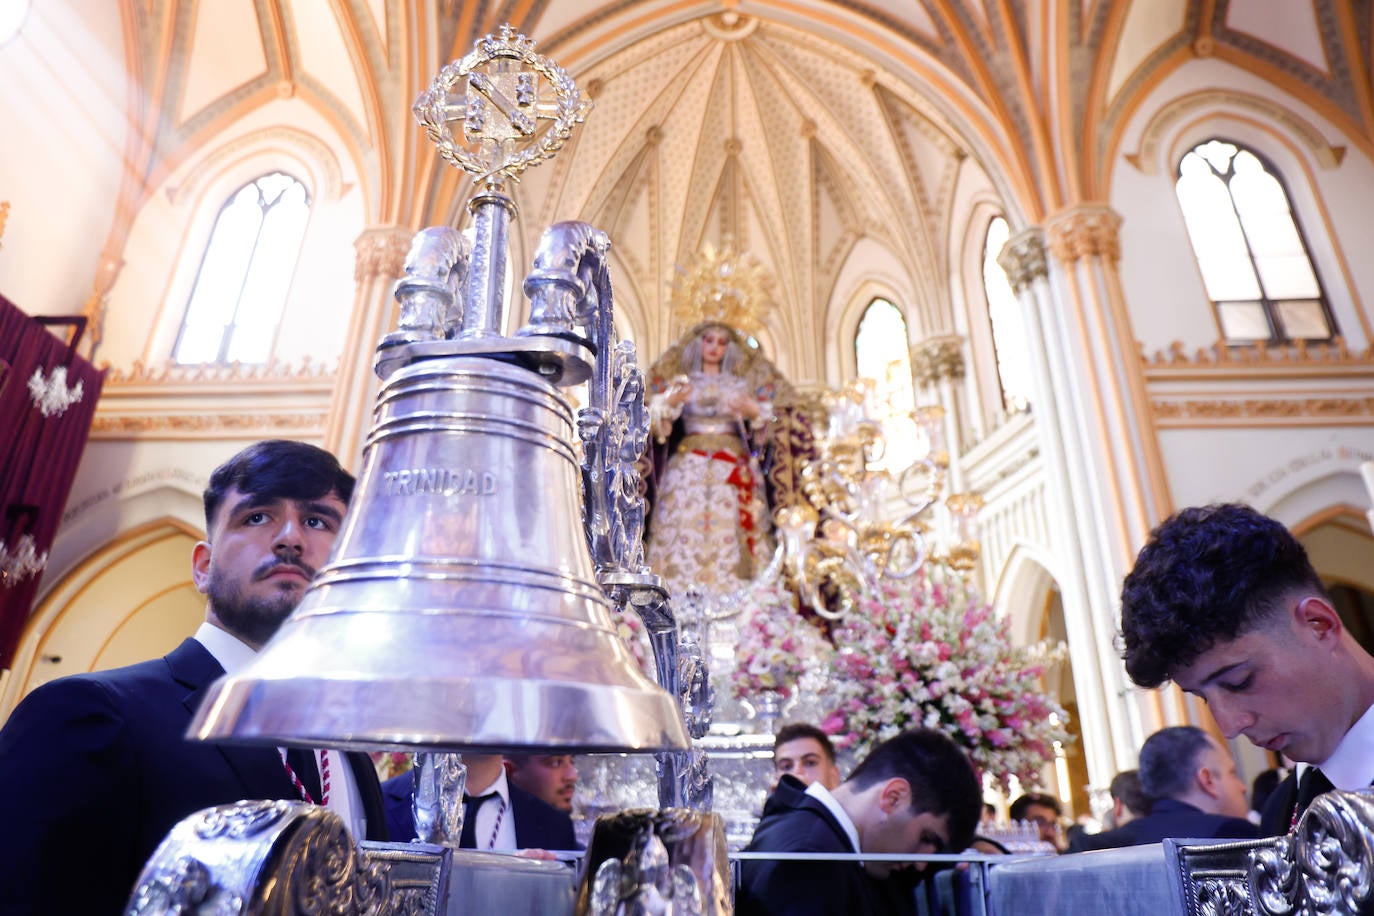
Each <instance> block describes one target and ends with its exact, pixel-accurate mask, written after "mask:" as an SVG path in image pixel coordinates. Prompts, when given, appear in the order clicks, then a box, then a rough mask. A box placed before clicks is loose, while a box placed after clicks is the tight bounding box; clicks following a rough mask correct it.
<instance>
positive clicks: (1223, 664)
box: [1121, 504, 1374, 834]
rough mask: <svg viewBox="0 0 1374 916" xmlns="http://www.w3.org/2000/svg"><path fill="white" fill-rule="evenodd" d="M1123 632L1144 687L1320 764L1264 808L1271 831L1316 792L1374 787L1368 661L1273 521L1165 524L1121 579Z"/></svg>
mask: <svg viewBox="0 0 1374 916" xmlns="http://www.w3.org/2000/svg"><path fill="white" fill-rule="evenodd" d="M1121 632H1122V639H1123V643H1124V648H1125V653H1124V655H1125V660H1126V672H1127V673H1128V674H1129V675H1130V677H1131V680H1133V681H1134V682H1135V683H1136V684H1137V685H1139V686H1141V687H1157V686H1159V685H1160V684H1161V683H1163V682H1164V681H1166V680H1172V681H1173V682H1174V683H1176V684H1177V685H1178V686H1179V687H1181V688H1183V689H1184V690H1186V691H1187V692H1189V693H1192V694H1195V695H1197V696H1200V697H1202V699H1203V700H1204V701H1205V702H1206V703H1207V706H1208V708H1209V709H1211V711H1212V715H1213V717H1215V719H1216V721H1217V725H1218V726H1219V727H1220V728H1221V730H1222V732H1223V733H1224V734H1225V735H1226V736H1227V737H1228V738H1234V737H1235V736H1237V735H1242V734H1243V735H1245V736H1246V737H1247V738H1249V739H1250V741H1251V742H1252V743H1254V744H1256V745H1258V746H1259V747H1262V748H1264V749H1265V750H1269V751H1274V752H1276V753H1282V754H1284V755H1285V756H1287V757H1288V758H1290V759H1292V760H1296V761H1300V762H1303V763H1308V764H1313V765H1314V766H1313V767H1302V768H1301V769H1302V770H1303V774H1302V779H1303V783H1304V785H1303V786H1302V787H1301V788H1299V786H1298V785H1297V782H1296V781H1295V780H1294V778H1292V777H1290V778H1289V780H1288V781H1287V782H1286V783H1285V784H1284V785H1282V786H1280V787H1279V788H1278V790H1276V791H1275V792H1274V794H1273V795H1272V796H1271V797H1270V802H1269V804H1268V806H1267V807H1266V811H1265V814H1264V820H1263V828H1264V830H1265V832H1266V833H1270V834H1273V833H1282V832H1284V831H1285V830H1288V829H1289V828H1290V827H1291V825H1292V824H1293V823H1294V822H1295V820H1296V817H1297V815H1298V814H1300V813H1301V810H1302V809H1303V808H1304V807H1306V804H1307V802H1308V801H1309V800H1310V796H1311V795H1312V794H1315V792H1316V791H1319V790H1321V789H1324V788H1330V786H1331V785H1332V784H1334V785H1335V786H1336V787H1338V788H1342V789H1347V790H1350V789H1356V788H1364V787H1367V786H1368V785H1369V784H1370V780H1371V779H1374V658H1371V657H1370V655H1369V653H1368V652H1366V651H1365V650H1364V649H1363V648H1361V646H1360V645H1359V643H1358V642H1356V640H1355V638H1354V636H1353V635H1352V634H1351V633H1350V631H1349V630H1348V629H1346V627H1345V626H1344V624H1342V622H1341V618H1340V615H1339V614H1338V613H1337V612H1336V609H1335V607H1334V606H1333V605H1332V602H1331V598H1330V596H1329V595H1328V594H1327V592H1326V589H1325V588H1324V587H1323V586H1322V583H1321V580H1320V579H1319V578H1318V577H1317V573H1316V572H1315V571H1314V570H1313V568H1312V564H1311V563H1310V562H1309V561H1308V559H1307V552H1306V551H1305V550H1304V549H1303V547H1302V545H1301V544H1300V543H1298V540H1297V538H1295V537H1293V535H1292V534H1291V533H1290V532H1289V531H1288V530H1287V529H1286V528H1284V527H1283V525H1281V524H1279V523H1278V522H1276V521H1274V520H1273V519H1271V518H1268V517H1267V516H1264V515H1262V514H1260V513H1259V512H1257V511H1255V510H1254V509H1252V508H1250V507H1248V506H1243V505H1238V504H1222V505H1211V506H1202V507H1197V508H1191V509H1184V510H1183V511H1181V512H1179V513H1178V514H1176V515H1174V516H1173V517H1172V518H1169V519H1168V520H1166V521H1165V522H1164V523H1163V524H1161V525H1160V526H1159V527H1158V528H1156V529H1155V530H1154V532H1153V533H1152V534H1151V536H1150V541H1149V543H1147V544H1146V545H1145V547H1144V548H1143V549H1142V550H1141V551H1140V555H1139V557H1138V558H1137V559H1136V564H1135V568H1134V569H1132V570H1131V573H1130V574H1129V575H1128V576H1127V577H1126V580H1125V584H1124V586H1123V589H1122V593H1121ZM1325 780H1329V783H1328V782H1324V781H1325Z"/></svg>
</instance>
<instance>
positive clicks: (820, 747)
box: [773, 722, 840, 789]
mask: <svg viewBox="0 0 1374 916" xmlns="http://www.w3.org/2000/svg"><path fill="white" fill-rule="evenodd" d="M788 773H790V774H792V775H793V776H795V777H797V778H798V779H800V780H801V781H802V783H803V784H804V785H808V786H809V785H811V783H813V782H820V784H821V785H823V786H825V787H826V788H827V789H834V788H835V787H836V786H838V785H839V784H840V768H839V767H837V766H836V765H835V745H834V744H832V743H831V741H830V736H829V735H827V734H826V733H825V732H823V731H821V730H820V729H819V728H817V727H816V726H814V725H809V724H807V723H805V722H789V723H788V724H787V725H784V726H783V727H782V728H780V729H778V733H777V734H776V735H774V736H773V784H774V785H777V781H778V780H779V779H781V778H782V777H783V776H785V775H787V774H788Z"/></svg>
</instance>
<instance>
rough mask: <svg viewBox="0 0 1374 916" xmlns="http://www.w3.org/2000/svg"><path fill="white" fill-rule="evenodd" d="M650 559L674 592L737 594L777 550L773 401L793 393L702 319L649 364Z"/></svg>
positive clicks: (736, 338)
mask: <svg viewBox="0 0 1374 916" xmlns="http://www.w3.org/2000/svg"><path fill="white" fill-rule="evenodd" d="M648 376H649V395H648V404H649V417H650V424H651V431H652V433H653V436H654V446H653V448H652V453H653V457H654V469H653V473H652V475H651V479H650V481H651V488H650V517H649V531H648V535H647V560H648V562H649V565H650V567H651V568H652V569H653V571H654V572H655V573H656V574H658V575H660V576H662V577H663V578H664V579H665V580H667V583H668V586H669V587H670V588H671V589H672V591H673V592H674V593H675V594H681V593H682V592H683V591H684V590H685V589H687V588H688V587H691V586H697V587H699V588H700V589H701V590H702V591H704V592H706V593H708V594H721V593H725V592H730V591H733V590H735V589H738V588H740V587H741V586H742V585H743V584H744V583H745V582H747V581H748V580H749V579H751V578H753V577H754V575H755V574H756V573H757V572H758V571H759V570H761V569H762V568H763V567H764V566H765V565H767V563H768V560H769V558H770V557H771V555H772V552H773V539H772V525H771V521H770V517H771V516H770V512H769V507H768V506H769V500H768V495H767V490H768V487H767V473H768V463H769V457H770V456H769V444H770V441H771V436H772V431H773V426H774V423H775V417H774V409H773V408H774V402H775V400H777V399H778V398H779V397H782V396H786V395H790V394H791V386H790V385H788V383H787V381H786V379H784V378H783V377H782V376H781V375H780V374H779V373H778V371H777V369H776V368H775V367H774V366H773V364H772V363H771V362H769V361H768V359H767V358H765V357H764V356H763V355H762V354H761V353H759V352H757V351H756V350H755V349H753V348H751V347H750V346H749V345H748V344H747V343H746V342H745V340H744V338H743V337H742V336H741V335H740V333H739V332H738V331H736V330H735V329H734V328H732V327H729V326H728V325H725V324H722V323H720V322H714V321H711V322H705V323H702V324H699V325H697V326H696V327H694V328H692V329H691V330H690V331H688V332H687V333H686V334H685V335H684V336H683V337H682V338H681V339H679V340H678V341H677V343H675V344H674V345H673V346H671V347H669V348H668V350H667V351H665V352H664V354H663V355H662V356H661V357H659V358H658V360H656V361H655V362H654V364H653V365H652V366H650V367H649V372H648Z"/></svg>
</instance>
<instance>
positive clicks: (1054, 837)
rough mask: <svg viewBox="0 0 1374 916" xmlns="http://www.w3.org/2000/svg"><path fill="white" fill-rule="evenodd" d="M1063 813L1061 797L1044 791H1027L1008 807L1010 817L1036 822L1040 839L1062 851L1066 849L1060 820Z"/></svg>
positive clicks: (1016, 819)
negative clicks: (1060, 802) (1058, 797)
mask: <svg viewBox="0 0 1374 916" xmlns="http://www.w3.org/2000/svg"><path fill="white" fill-rule="evenodd" d="M1063 815H1064V809H1063V807H1062V806H1061V805H1060V804H1059V799H1057V798H1055V797H1054V796H1053V795H1046V794H1045V793H1044V792H1027V793H1026V794H1025V795H1021V796H1018V797H1017V798H1016V800H1014V801H1013V802H1012V803H1011V806H1010V807H1009V808H1007V816H1008V817H1009V818H1011V819H1012V820H1013V821H1026V822H1027V823H1031V824H1034V825H1035V829H1036V832H1037V833H1039V834H1040V841H1041V842H1043V843H1048V844H1050V845H1051V846H1053V847H1054V848H1055V850H1057V851H1061V852H1062V851H1063V849H1064V834H1063V832H1062V827H1061V826H1060V823H1059V820H1060V818H1061V817H1063Z"/></svg>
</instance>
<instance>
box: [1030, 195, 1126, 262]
mask: <svg viewBox="0 0 1374 916" xmlns="http://www.w3.org/2000/svg"><path fill="white" fill-rule="evenodd" d="M1045 234H1046V236H1047V237H1048V239H1049V244H1050V251H1052V252H1053V253H1054V256H1055V257H1056V258H1058V259H1059V260H1060V261H1061V262H1063V263H1064V264H1066V265H1067V264H1072V263H1073V262H1075V261H1077V260H1078V259H1080V258H1085V257H1095V258H1105V259H1107V260H1109V261H1111V262H1112V263H1113V264H1115V263H1116V262H1117V261H1119V260H1121V217H1120V216H1118V215H1117V213H1116V211H1115V210H1113V209H1112V208H1111V207H1108V206H1107V205H1105V204H1081V205H1079V206H1076V207H1069V208H1067V209H1065V210H1060V211H1059V212H1058V213H1056V214H1054V215H1053V216H1051V217H1049V218H1048V219H1046V220H1045Z"/></svg>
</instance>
